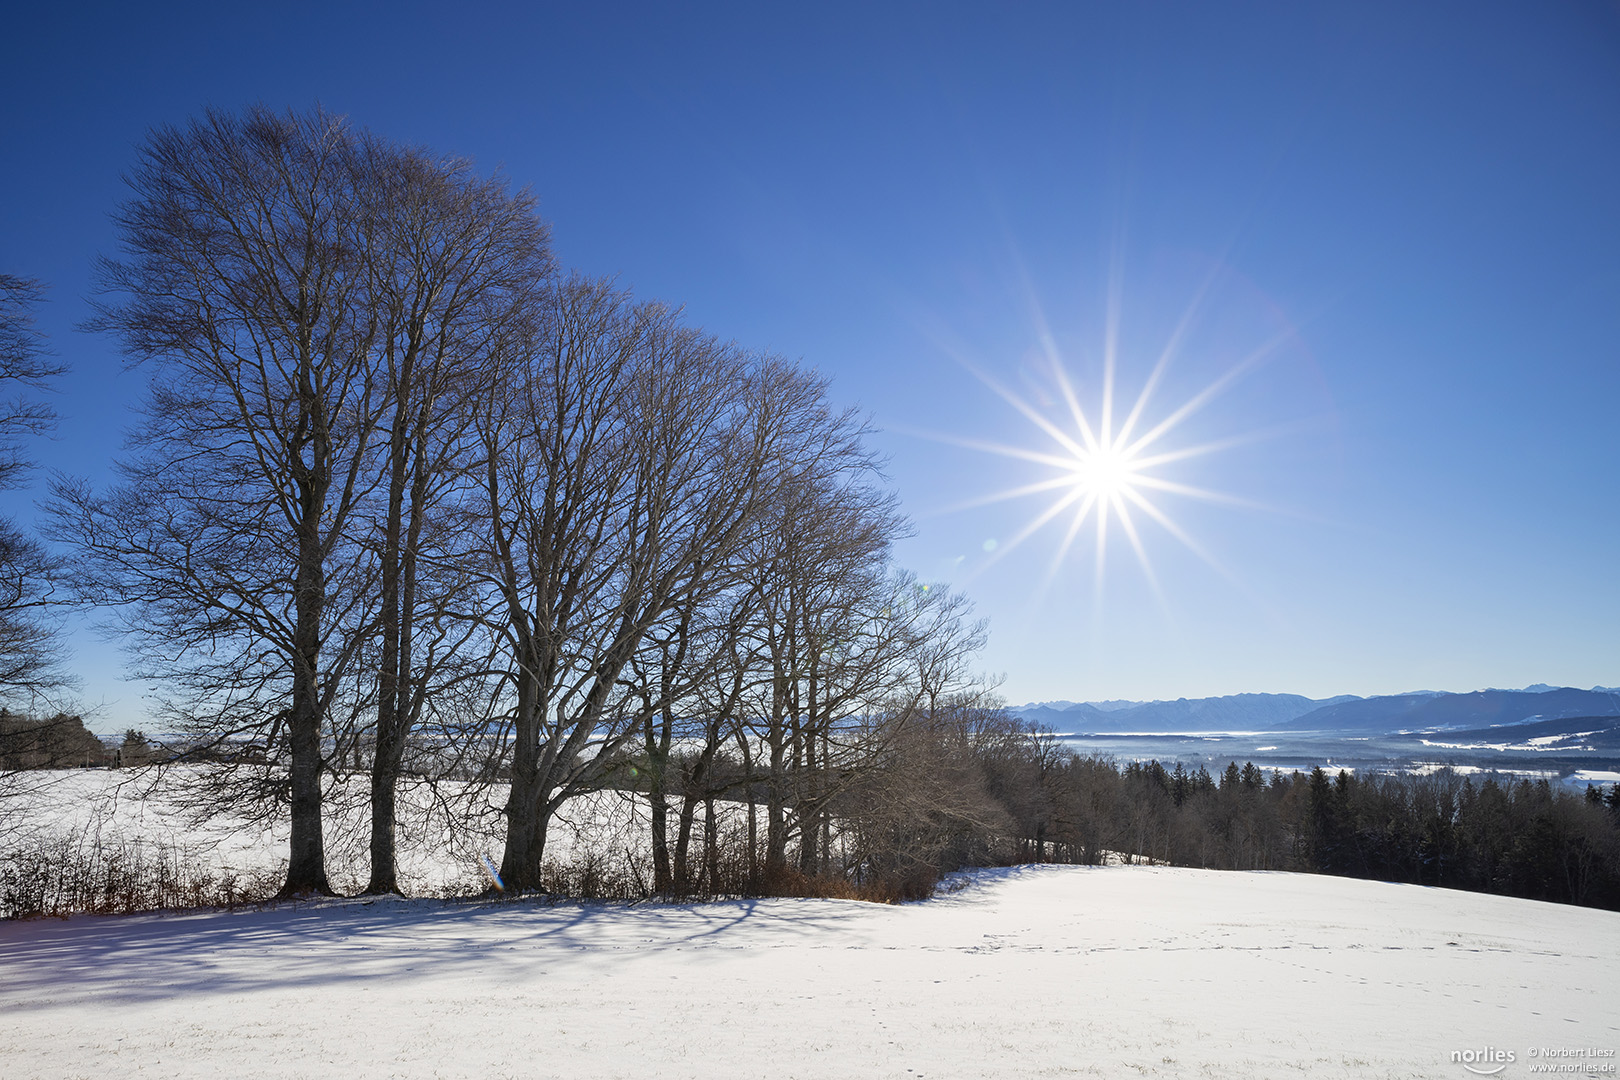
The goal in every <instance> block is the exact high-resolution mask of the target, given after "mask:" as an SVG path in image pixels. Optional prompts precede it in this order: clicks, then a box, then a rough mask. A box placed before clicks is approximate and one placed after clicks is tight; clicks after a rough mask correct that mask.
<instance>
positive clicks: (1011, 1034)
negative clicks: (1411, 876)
mask: <svg viewBox="0 0 1620 1080" xmlns="http://www.w3.org/2000/svg"><path fill="white" fill-rule="evenodd" d="M1532 1048H1535V1049H1536V1050H1538V1051H1541V1050H1546V1049H1558V1048H1565V1049H1570V1050H1575V1049H1585V1050H1596V1051H1600V1052H1602V1051H1615V1050H1620V914H1616V913H1612V912H1603V911H1594V910H1588V909H1581V908H1572V907H1562V906H1555V905H1552V904H1543V903H1536V902H1533V901H1526V900H1514V899H1506V898H1502V897H1494V896H1481V895H1474V894H1468V893H1460V892H1448V891H1442V890H1437V889H1424V888H1418V887H1415V886H1406V885H1388V884H1381V883H1376V882H1366V881H1350V880H1344V879H1335V878H1327V877H1313V876H1306V875H1293V874H1257V873H1220V872H1209V871H1197V870H1178V869H1161V868H1144V867H1108V868H1104V869H1086V868H1079V867H1030V868H1022V869H1015V870H1008V871H992V872H984V873H980V874H978V875H975V876H972V877H971V878H969V879H967V882H966V885H965V887H963V888H961V889H960V890H959V891H956V892H951V893H948V894H944V895H941V896H939V897H938V898H936V899H934V900H930V901H927V902H925V903H921V904H911V905H906V906H902V907H884V906H878V905H871V904H861V903H856V902H849V901H833V900H765V901H738V902H727V903H717V904H709V905H690V906H664V905H657V904H642V905H637V906H629V907H626V906H611V905H584V906H580V905H561V906H555V907H553V906H547V905H545V904H542V903H537V902H507V903H499V902H446V901H438V900H417V901H378V902H374V903H365V902H361V901H328V902H320V903H314V904H305V905H298V906H283V907H279V908H274V909H267V910H262V911H255V910H241V911H235V912H214V913H202V914H184V915H137V916H126V917H122V918H104V917H79V918H75V919H71V920H66V921H55V920H43V921H31V922H12V923H6V924H0V1075H3V1076H5V1077H7V1078H8V1080H22V1078H28V1077H95V1078H97V1080H102V1078H108V1077H171V1076H172V1077H221V1076H223V1077H238V1076H241V1077H325V1076H332V1077H396V1076H398V1077H481V1078H482V1077H634V1078H646V1077H720V1078H727V1077H805V1078H822V1077H894V1078H896V1080H902V1078H903V1080H912V1078H916V1077H972V1076H984V1077H1025V1076H1098V1077H1137V1076H1176V1077H1294V1076H1311V1077H1315V1076H1354V1077H1467V1076H1470V1075H1477V1074H1479V1073H1483V1072H1484V1071H1486V1070H1489V1069H1494V1068H1496V1067H1497V1065H1498V1064H1505V1067H1504V1068H1503V1069H1502V1071H1500V1072H1499V1073H1497V1074H1496V1075H1500V1076H1503V1077H1518V1076H1529V1075H1536V1073H1535V1072H1534V1071H1533V1070H1534V1069H1535V1067H1536V1066H1537V1065H1538V1064H1542V1063H1543V1060H1544V1059H1543V1058H1541V1057H1539V1056H1538V1057H1531V1056H1530V1051H1531V1049H1532ZM1487 1050H1493V1051H1495V1052H1496V1057H1497V1058H1498V1059H1500V1057H1501V1056H1502V1055H1503V1054H1505V1053H1512V1054H1513V1058H1514V1060H1513V1061H1512V1062H1510V1063H1503V1062H1501V1061H1500V1060H1497V1061H1492V1060H1490V1059H1489V1058H1487V1057H1482V1056H1481V1055H1483V1054H1484V1053H1485V1052H1486V1051H1487ZM1469 1052H1472V1053H1473V1055H1474V1056H1473V1057H1472V1058H1469V1059H1468V1060H1470V1061H1473V1062H1474V1063H1475V1064H1474V1065H1473V1069H1474V1070H1477V1072H1471V1071H1470V1069H1469V1068H1467V1067H1465V1063H1464V1062H1463V1061H1459V1060H1454V1057H1453V1055H1454V1054H1457V1055H1463V1054H1467V1053H1469ZM1577 1060H1584V1062H1585V1063H1586V1064H1590V1065H1593V1066H1595V1067H1597V1068H1599V1069H1608V1070H1610V1071H1608V1072H1606V1073H1603V1072H1600V1073H1597V1075H1614V1072H1613V1070H1614V1068H1615V1066H1616V1064H1617V1062H1620V1058H1616V1057H1612V1056H1610V1057H1601V1056H1599V1057H1589V1058H1586V1059H1572V1058H1555V1059H1552V1062H1553V1063H1555V1064H1564V1065H1567V1064H1569V1063H1571V1062H1573V1061H1577ZM1563 1075H1570V1074H1569V1073H1563Z"/></svg>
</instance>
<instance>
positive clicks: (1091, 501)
mask: <svg viewBox="0 0 1620 1080" xmlns="http://www.w3.org/2000/svg"><path fill="white" fill-rule="evenodd" d="M1096 504H1097V494H1096V492H1091V493H1090V494H1088V495H1087V496H1086V500H1085V502H1083V503H1081V504H1080V509H1078V510H1076V511H1075V513H1074V520H1073V521H1071V522H1069V528H1068V531H1067V532H1065V533H1064V534H1063V542H1062V543H1061V544H1059V545H1058V549H1057V553H1056V554H1055V555H1053V556H1052V561H1051V562H1050V563H1049V564H1047V568H1046V576H1045V577H1044V578H1042V579H1041V586H1042V588H1045V587H1046V586H1048V585H1050V584H1052V581H1053V580H1054V579H1055V578H1056V577H1057V573H1058V570H1059V569H1060V568H1061V567H1062V565H1063V559H1064V557H1065V556H1067V555H1068V554H1069V548H1070V547H1071V546H1073V544H1074V538H1075V537H1076V536H1078V535H1080V529H1081V527H1082V526H1084V525H1085V523H1086V518H1087V517H1088V516H1089V515H1090V514H1091V510H1092V507H1094V506H1095V505H1096Z"/></svg>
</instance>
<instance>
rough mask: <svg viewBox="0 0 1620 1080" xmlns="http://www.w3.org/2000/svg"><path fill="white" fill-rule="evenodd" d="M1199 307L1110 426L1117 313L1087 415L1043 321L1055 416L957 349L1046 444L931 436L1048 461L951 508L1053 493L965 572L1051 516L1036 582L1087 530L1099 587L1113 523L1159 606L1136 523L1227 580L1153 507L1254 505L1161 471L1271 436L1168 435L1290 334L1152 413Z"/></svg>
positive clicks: (994, 558) (989, 561) (1001, 553)
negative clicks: (1050, 539)
mask: <svg viewBox="0 0 1620 1080" xmlns="http://www.w3.org/2000/svg"><path fill="white" fill-rule="evenodd" d="M1197 306H1198V300H1197V299H1195V300H1194V303H1193V306H1192V308H1191V309H1189V311H1188V312H1187V314H1186V316H1184V317H1183V319H1182V320H1181V322H1180V324H1179V325H1178V326H1176V327H1175V329H1174V331H1173V332H1172V334H1171V335H1170V339H1169V341H1168V343H1167V344H1166V345H1165V347H1164V349H1163V351H1162V352H1161V353H1160V355H1159V357H1158V360H1157V362H1156V363H1155V364H1154V366H1153V368H1152V370H1151V371H1150V373H1149V374H1148V376H1147V378H1146V380H1145V381H1144V382H1143V384H1142V387H1141V390H1140V391H1139V392H1138V394H1137V396H1136V398H1135V400H1134V401H1133V402H1132V403H1131V405H1130V408H1129V410H1128V411H1126V412H1125V413H1124V417H1123V419H1122V420H1118V421H1117V422H1116V418H1117V417H1118V416H1119V414H1120V411H1121V410H1119V409H1118V408H1117V407H1116V406H1117V402H1116V398H1115V388H1116V377H1115V375H1116V367H1117V358H1116V353H1117V342H1118V335H1117V333H1116V328H1115V327H1114V326H1113V325H1112V323H1113V321H1114V319H1115V318H1117V309H1116V311H1115V312H1111V313H1110V316H1111V317H1110V324H1111V325H1110V327H1109V331H1108V334H1107V337H1106V343H1105V345H1106V347H1105V350H1104V366H1103V376H1102V380H1101V388H1100V393H1098V394H1097V395H1096V399H1095V402H1094V404H1095V411H1094V412H1088V411H1087V410H1086V409H1085V408H1084V407H1083V406H1082V404H1081V399H1080V395H1079V393H1077V391H1076V389H1075V385H1074V383H1073V382H1072V381H1071V380H1070V378H1069V375H1068V373H1067V371H1066V370H1065V368H1064V365H1063V363H1062V360H1061V358H1060V357H1059V355H1058V351H1057V348H1056V346H1055V344H1054V343H1053V340H1052V337H1051V335H1050V333H1048V332H1046V331H1045V329H1044V324H1043V326H1042V335H1041V336H1042V342H1043V345H1044V351H1045V356H1046V360H1047V364H1048V367H1049V372H1050V376H1051V378H1052V381H1053V383H1054V384H1055V388H1056V390H1057V394H1056V397H1057V398H1059V399H1061V402H1062V406H1063V408H1062V409H1061V410H1053V411H1054V412H1057V413H1059V415H1058V416H1056V417H1054V416H1052V415H1048V412H1047V411H1043V410H1041V409H1038V408H1036V407H1035V406H1034V405H1032V404H1030V403H1029V402H1028V401H1026V400H1025V399H1024V398H1023V397H1021V396H1020V395H1019V394H1017V393H1014V392H1013V391H1012V390H1011V389H1009V388H1008V387H1006V386H1005V385H1003V384H1002V383H1001V382H999V381H997V380H996V379H995V378H993V377H991V376H990V375H988V374H987V373H985V372H984V371H982V370H980V369H979V368H978V367H976V366H975V365H974V364H972V363H971V362H969V361H967V360H966V359H964V358H962V357H961V356H960V355H959V356H958V357H957V359H958V360H960V361H961V362H962V364H963V366H965V367H966V368H967V369H968V370H969V371H970V372H972V373H973V374H974V376H975V377H977V378H978V379H979V380H980V381H981V382H982V383H984V384H985V386H987V387H988V388H990V389H991V390H992V391H994V392H995V393H996V394H997V395H998V396H999V397H1001V398H1002V399H1003V400H1004V401H1006V402H1007V403H1008V404H1009V405H1011V406H1012V407H1013V408H1014V409H1016V410H1017V411H1018V412H1019V413H1021V414H1022V415H1023V416H1024V417H1025V418H1026V419H1028V420H1029V421H1030V422H1031V423H1032V424H1033V425H1034V427H1035V429H1036V430H1037V431H1039V432H1040V433H1041V434H1042V435H1044V436H1045V437H1046V438H1047V439H1048V440H1049V441H1050V444H1051V445H1050V446H1049V447H1048V448H1047V449H1044V450H1037V449H1029V448H1026V447H1023V446H1008V445H1004V444H999V443H991V442H984V441H980V440H974V439H963V438H958V437H953V436H940V435H934V436H930V437H932V438H937V439H940V440H941V441H944V442H949V443H953V444H955V445H959V446H964V447H967V448H970V449H975V450H982V451H987V452H989V453H993V454H998V455H1001V456H1004V457H1010V458H1016V459H1018V460H1021V461H1025V462H1032V463H1035V464H1038V465H1042V466H1046V467H1047V468H1048V470H1049V475H1047V476H1046V477H1045V478H1043V479H1038V480H1032V481H1030V482H1027V483H1023V484H1020V485H1018V486H1016V487H1012V488H1008V489H1005V490H1002V491H997V492H994V493H992V494H989V495H985V496H982V497H980V498H976V499H971V500H969V501H967V502H964V503H959V504H957V505H956V506H954V507H951V508H950V509H952V510H965V509H968V508H971V507H978V506H984V505H988V504H990V503H996V502H1002V501H1005V500H1009V499H1022V498H1027V497H1030V496H1035V495H1047V494H1049V495H1050V496H1051V498H1050V500H1049V501H1048V502H1047V503H1046V505H1045V506H1044V507H1043V508H1042V509H1041V510H1040V511H1038V512H1037V513H1036V514H1035V515H1034V516H1033V517H1032V518H1031V519H1030V520H1029V521H1028V522H1026V523H1025V524H1024V525H1023V526H1022V527H1021V528H1020V529H1019V530H1018V532H1017V533H1016V534H1014V535H1013V536H1012V537H1010V538H1008V539H1007V540H1005V541H1000V542H993V543H990V544H987V545H986V550H987V551H989V552H990V554H989V557H988V558H986V559H985V560H983V561H982V562H981V563H980V564H979V565H978V566H977V567H976V568H975V569H974V570H973V571H972V572H971V573H970V575H969V576H970V577H972V576H976V575H977V574H979V573H982V572H984V571H985V570H986V569H988V568H989V567H990V566H992V565H994V564H995V563H997V562H999V561H1001V560H1002V559H1005V558H1006V557H1007V556H1009V555H1010V554H1012V553H1013V552H1014V551H1016V550H1018V548H1019V547H1020V546H1021V545H1022V544H1024V542H1025V541H1027V540H1028V539H1029V538H1030V537H1032V536H1033V535H1035V534H1036V533H1037V532H1040V531H1041V530H1042V529H1044V528H1045V527H1046V526H1047V525H1049V524H1051V523H1053V522H1057V523H1058V524H1059V526H1060V527H1062V528H1063V537H1062V540H1061V541H1060V542H1059V544H1058V546H1057V549H1056V551H1055V553H1054V554H1053V556H1052V559H1051V561H1050V564H1049V565H1048V568H1047V571H1046V575H1045V581H1044V583H1043V584H1050V583H1051V581H1052V579H1053V578H1054V577H1055V576H1056V574H1057V572H1058V571H1059V569H1060V568H1061V567H1062V566H1063V564H1064V562H1065V560H1066V559H1067V558H1068V556H1069V552H1070V551H1071V550H1072V549H1073V547H1074V546H1075V543H1076V541H1077V540H1078V538H1079V537H1080V536H1081V535H1082V533H1084V532H1088V531H1089V532H1091V533H1093V535H1094V537H1095V540H1094V551H1095V575H1096V583H1097V586H1098V587H1099V588H1100V587H1101V584H1102V580H1103V576H1104V573H1105V569H1106V565H1107V557H1108V540H1109V536H1110V533H1111V532H1113V531H1114V526H1115V525H1116V524H1117V526H1118V532H1119V533H1121V534H1123V536H1124V538H1125V540H1126V542H1127V543H1128V544H1129V545H1130V547H1131V550H1132V552H1133V553H1134V554H1135V556H1136V561H1137V563H1138V564H1139V565H1140V566H1141V569H1142V572H1143V574H1144V575H1145V576H1146V578H1147V580H1148V582H1149V584H1150V585H1151V586H1152V588H1153V590H1154V592H1155V593H1156V594H1158V595H1159V596H1160V599H1161V602H1162V600H1163V594H1162V592H1161V591H1160V587H1159V582H1158V577H1157V575H1156V574H1155V572H1154V569H1153V563H1152V560H1151V559H1150V558H1149V555H1148V548H1147V545H1146V543H1145V542H1144V539H1143V534H1142V529H1141V525H1142V524H1143V523H1144V522H1151V523H1152V524H1153V525H1154V526H1156V527H1157V528H1158V529H1160V530H1162V531H1163V532H1164V533H1166V534H1168V535H1169V536H1171V537H1172V538H1174V539H1175V540H1176V541H1177V542H1178V543H1180V544H1181V545H1183V546H1185V547H1186V548H1187V549H1188V550H1190V551H1191V552H1193V554H1195V555H1196V556H1198V557H1199V558H1200V559H1202V560H1203V561H1204V562H1206V563H1207V564H1209V565H1210V566H1211V567H1212V568H1214V569H1215V570H1216V571H1218V572H1219V573H1220V574H1222V575H1223V576H1226V577H1228V578H1230V577H1231V576H1232V575H1231V574H1230V572H1229V571H1228V570H1227V569H1226V568H1225V567H1224V566H1222V565H1221V564H1220V562H1219V561H1218V560H1216V559H1215V558H1214V557H1213V556H1212V555H1211V554H1210V553H1209V552H1208V551H1206V550H1205V549H1204V547H1203V546H1202V545H1200V544H1199V543H1198V542H1197V541H1196V540H1195V539H1194V538H1193V537H1192V536H1191V535H1189V534H1188V532H1187V530H1186V529H1185V528H1183V527H1182V526H1181V525H1180V524H1179V523H1178V522H1177V521H1176V520H1175V519H1174V517H1172V516H1171V514H1170V513H1169V511H1168V510H1166V509H1165V507H1164V506H1161V505H1160V503H1162V502H1165V501H1167V497H1168V498H1177V497H1179V498H1188V499H1197V500H1202V501H1206V502H1217V503H1225V504H1228V505H1234V506H1244V507H1251V508H1260V507H1259V504H1256V503H1254V502H1251V501H1249V500H1246V499H1242V498H1237V497H1234V496H1231V495H1227V494H1224V493H1221V492H1218V491H1212V490H1209V489H1206V488H1201V487H1197V486H1194V485H1191V484H1186V483H1182V482H1180V481H1178V480H1175V479H1172V478H1171V477H1169V476H1167V475H1165V474H1164V471H1165V467H1166V466H1170V465H1173V464H1176V463H1179V462H1185V461H1189V460H1191V459H1194V458H1198V457H1202V456H1204V455H1206V454H1211V453H1215V452H1216V451H1220V450H1225V449H1229V448H1232V447H1235V446H1238V445H1241V444H1244V443H1250V442H1254V441H1258V440H1261V439H1265V438H1269V437H1270V436H1271V435H1273V434H1276V433H1277V432H1273V431H1246V432H1242V433H1239V434H1237V435H1233V436H1231V437H1228V438H1223V439H1219V440H1216V441H1213V442H1204V443H1200V444H1197V445H1178V444H1177V442H1176V439H1175V438H1174V436H1175V435H1176V434H1177V433H1178V431H1179V430H1180V429H1181V427H1182V425H1183V424H1184V423H1185V422H1186V421H1187V419H1188V418H1189V417H1191V416H1193V415H1194V414H1195V413H1197V412H1199V411H1200V410H1201V409H1203V408H1204V407H1205V406H1207V405H1208V404H1209V403H1210V402H1211V401H1213V400H1214V399H1215V398H1216V397H1218V396H1219V395H1220V394H1221V393H1222V392H1223V391H1225V390H1226V389H1227V388H1229V387H1230V386H1231V385H1232V383H1234V382H1235V381H1237V380H1238V379H1239V378H1241V377H1242V376H1243V375H1245V374H1246V373H1248V372H1249V371H1251V370H1253V369H1254V368H1255V367H1257V366H1259V365H1260V364H1261V363H1263V362H1264V361H1265V360H1266V359H1267V358H1268V357H1269V356H1270V355H1271V354H1272V353H1273V352H1275V351H1276V350H1277V349H1278V348H1279V347H1280V346H1281V345H1282V344H1283V343H1284V342H1285V341H1287V340H1288V339H1289V338H1290V337H1291V332H1290V333H1285V334H1281V335H1279V336H1278V337H1276V338H1275V339H1273V340H1271V341H1268V342H1266V343H1264V344H1263V345H1261V346H1260V347H1259V348H1257V349H1255V350H1253V351H1252V352H1250V353H1249V354H1248V355H1247V356H1245V357H1243V358H1242V359H1241V360H1239V361H1238V362H1237V363H1236V364H1234V365H1233V366H1232V367H1231V368H1229V369H1228V370H1226V371H1225V372H1223V373H1222V374H1221V375H1220V376H1218V377H1217V378H1216V379H1214V380H1213V381H1212V382H1211V383H1210V384H1209V385H1207V386H1205V387H1204V388H1203V389H1201V390H1200V391H1198V392H1197V393H1195V394H1193V395H1192V396H1191V397H1189V398H1187V399H1186V400H1185V401H1183V402H1182V403H1181V404H1180V405H1178V406H1176V407H1174V408H1170V409H1168V410H1164V411H1162V412H1160V411H1157V410H1155V409H1154V406H1155V404H1156V402H1155V391H1156V390H1157V389H1158V388H1159V386H1160V383H1161V381H1162V378H1163V375H1164V373H1165V370H1166V368H1167V367H1168V366H1169V365H1170V363H1171V360H1172V358H1173V356H1174V355H1175V354H1176V352H1177V350H1178V348H1179V347H1180V345H1181V343H1182V339H1183V337H1184V336H1185V333H1186V331H1187V329H1188V325H1189V323H1190V322H1191V320H1192V315H1193V312H1194V310H1196V308H1197ZM1160 396H1162V395H1160ZM1150 415H1151V416H1152V419H1150Z"/></svg>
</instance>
